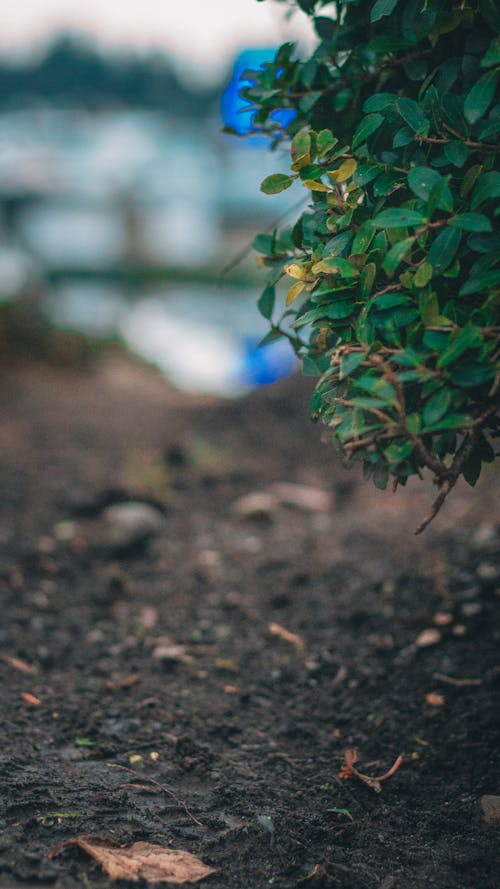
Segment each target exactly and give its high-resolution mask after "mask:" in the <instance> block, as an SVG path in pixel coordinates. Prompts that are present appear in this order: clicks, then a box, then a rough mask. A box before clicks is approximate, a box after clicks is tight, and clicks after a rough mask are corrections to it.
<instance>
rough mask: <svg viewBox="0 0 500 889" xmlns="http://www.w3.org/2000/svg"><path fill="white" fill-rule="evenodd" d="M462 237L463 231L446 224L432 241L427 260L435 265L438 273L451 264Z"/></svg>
mask: <svg viewBox="0 0 500 889" xmlns="http://www.w3.org/2000/svg"><path fill="white" fill-rule="evenodd" d="M461 239H462V233H461V231H460V230H459V229H458V228H450V227H449V226H446V228H444V229H443V230H442V231H441V232H440V233H439V234H438V236H437V238H436V239H435V240H434V241H433V242H432V244H431V248H430V250H429V252H428V254H427V262H428V263H429V264H430V265H431V266H433V267H434V270H435V273H436V274H438V275H440V274H441V273H442V272H444V271H445V269H447V268H448V266H450V265H451V263H452V262H453V260H454V259H455V254H456V252H457V250H458V248H459V246H460V241H461Z"/></svg>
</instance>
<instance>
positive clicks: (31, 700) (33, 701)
mask: <svg viewBox="0 0 500 889" xmlns="http://www.w3.org/2000/svg"><path fill="white" fill-rule="evenodd" d="M21 697H22V699H23V701H25V702H26V703H27V704H29V705H30V706H31V707H39V706H40V704H41V703H42V702H41V700H40V698H36V697H35V695H30V693H29V692H28V691H22V692H21Z"/></svg>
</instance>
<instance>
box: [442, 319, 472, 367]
mask: <svg viewBox="0 0 500 889" xmlns="http://www.w3.org/2000/svg"><path fill="white" fill-rule="evenodd" d="M482 345H483V338H482V336H481V331H480V330H479V329H478V328H477V327H473V325H472V324H471V325H469V326H468V327H463V328H462V329H461V330H458V331H457V332H456V333H455V334H453V335H452V336H451V338H450V341H449V343H448V345H447V347H446V349H445V350H444V352H443V354H442V355H441V356H440V357H439V358H438V361H437V367H438V368H442V367H448V365H449V364H453V362H454V361H456V360H457V358H460V356H461V355H463V354H464V352H466V351H467V350H468V349H474V348H478V347H479V346H482Z"/></svg>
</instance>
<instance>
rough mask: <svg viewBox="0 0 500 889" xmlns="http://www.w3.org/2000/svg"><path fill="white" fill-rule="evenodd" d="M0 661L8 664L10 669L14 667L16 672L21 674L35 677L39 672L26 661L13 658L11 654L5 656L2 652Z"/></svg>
mask: <svg viewBox="0 0 500 889" xmlns="http://www.w3.org/2000/svg"><path fill="white" fill-rule="evenodd" d="M0 660H1V661H3V662H4V663H5V664H8V665H9V667H13V668H14V670H19V672H20V673H30V674H32V675H34V674H35V673H36V672H37V669H36V667H32V666H30V664H27V663H26V661H22V660H21V658H20V657H12V655H10V654H4V653H3V652H1V651H0Z"/></svg>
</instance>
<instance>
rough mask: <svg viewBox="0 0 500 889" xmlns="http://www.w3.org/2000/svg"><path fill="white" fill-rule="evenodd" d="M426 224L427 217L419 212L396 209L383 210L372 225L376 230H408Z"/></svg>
mask: <svg viewBox="0 0 500 889" xmlns="http://www.w3.org/2000/svg"><path fill="white" fill-rule="evenodd" d="M424 222H425V216H424V215H423V214H422V213H419V212H418V211H417V210H405V209H403V208H394V209H392V210H382V213H379V214H378V216H375V219H373V220H372V225H374V226H375V228H408V227H410V226H415V225H422V223H424Z"/></svg>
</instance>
